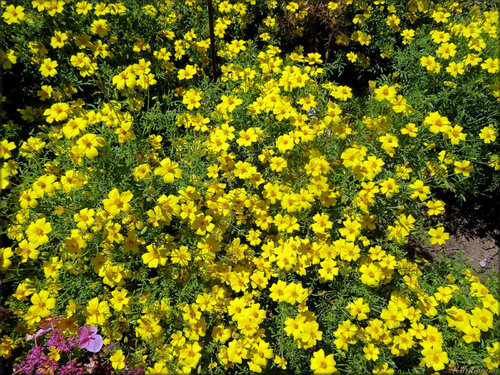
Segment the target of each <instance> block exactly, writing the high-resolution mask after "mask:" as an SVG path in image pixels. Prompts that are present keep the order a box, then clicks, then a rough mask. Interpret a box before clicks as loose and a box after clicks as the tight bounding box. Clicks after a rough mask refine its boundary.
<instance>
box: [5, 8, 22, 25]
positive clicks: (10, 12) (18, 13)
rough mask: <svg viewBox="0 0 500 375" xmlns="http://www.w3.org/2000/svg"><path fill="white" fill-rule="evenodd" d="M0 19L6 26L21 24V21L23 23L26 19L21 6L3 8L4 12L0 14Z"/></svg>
mask: <svg viewBox="0 0 500 375" xmlns="http://www.w3.org/2000/svg"><path fill="white" fill-rule="evenodd" d="M2 17H3V18H4V21H5V22H6V23H7V25H11V24H13V23H21V21H24V20H25V19H26V14H25V13H24V8H23V7H22V6H20V5H18V6H14V5H9V6H8V7H7V8H5V12H4V13H3V14H2Z"/></svg>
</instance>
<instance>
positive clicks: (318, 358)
mask: <svg viewBox="0 0 500 375" xmlns="http://www.w3.org/2000/svg"><path fill="white" fill-rule="evenodd" d="M336 364H337V363H336V362H335V359H334V358H333V354H329V355H327V356H325V352H324V350H323V349H320V350H318V351H316V352H314V353H313V357H312V358H311V370H313V371H314V375H331V374H333V373H335V372H336V371H337V369H336V368H335V365H336Z"/></svg>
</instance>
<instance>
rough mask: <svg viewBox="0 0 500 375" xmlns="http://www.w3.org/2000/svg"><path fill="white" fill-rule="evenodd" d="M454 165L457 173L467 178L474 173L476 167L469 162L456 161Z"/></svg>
mask: <svg viewBox="0 0 500 375" xmlns="http://www.w3.org/2000/svg"><path fill="white" fill-rule="evenodd" d="M453 165H454V166H455V173H456V174H463V175H464V176H465V177H469V176H470V174H471V173H472V172H473V171H474V166H473V165H471V163H470V161H468V160H461V161H456V162H455V163H453Z"/></svg>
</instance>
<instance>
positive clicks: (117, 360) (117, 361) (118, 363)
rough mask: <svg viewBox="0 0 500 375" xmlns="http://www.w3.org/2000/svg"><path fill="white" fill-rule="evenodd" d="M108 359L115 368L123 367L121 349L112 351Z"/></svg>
mask: <svg viewBox="0 0 500 375" xmlns="http://www.w3.org/2000/svg"><path fill="white" fill-rule="evenodd" d="M109 360H110V361H111V366H113V368H114V369H115V370H122V369H124V368H125V356H124V355H123V351H122V350H121V349H118V350H117V351H116V352H114V353H113V355H112V356H111V357H110V358H109Z"/></svg>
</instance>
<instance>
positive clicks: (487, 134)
mask: <svg viewBox="0 0 500 375" xmlns="http://www.w3.org/2000/svg"><path fill="white" fill-rule="evenodd" d="M497 136H498V132H497V130H496V129H495V127H494V126H493V124H489V125H488V126H485V127H484V128H482V129H481V132H480V133H479V138H481V139H482V140H483V142H484V143H491V142H495V140H496V139H497ZM0 153H1V151H0Z"/></svg>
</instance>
